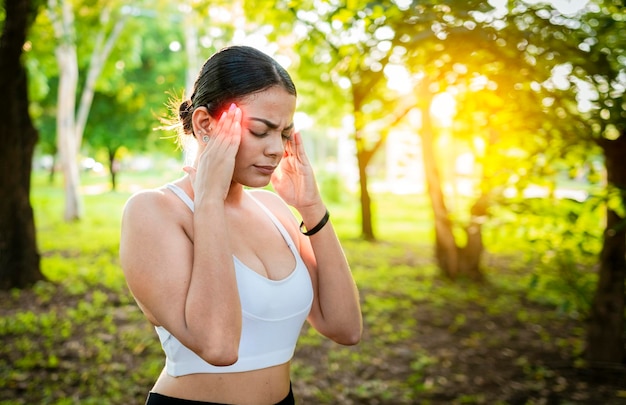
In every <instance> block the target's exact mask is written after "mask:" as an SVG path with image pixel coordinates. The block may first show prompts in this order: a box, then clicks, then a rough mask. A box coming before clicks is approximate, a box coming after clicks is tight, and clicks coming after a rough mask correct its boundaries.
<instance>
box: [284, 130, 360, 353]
mask: <svg viewBox="0 0 626 405" xmlns="http://www.w3.org/2000/svg"><path fill="white" fill-rule="evenodd" d="M272 185H273V186H274V189H275V190H276V192H277V193H278V194H279V195H280V197H282V199H283V200H284V201H285V202H286V203H287V204H289V205H291V206H292V207H294V208H295V209H296V210H298V212H299V214H300V216H301V217H302V220H303V222H304V225H305V226H306V227H307V229H312V228H313V227H315V226H316V224H318V223H319V221H320V220H321V219H322V218H323V217H324V214H325V213H326V206H325V205H324V203H323V202H322V198H321V196H320V193H319V189H318V187H317V184H316V182H315V176H314V173H313V169H312V167H311V165H310V163H309V161H308V158H307V156H306V154H305V152H304V148H303V145H302V137H301V135H300V133H298V132H296V133H294V135H293V139H292V140H290V141H289V142H288V143H287V145H286V147H285V154H284V156H283V160H282V161H281V163H280V166H279V170H278V171H277V173H275V175H274V177H273V178H272ZM292 222H295V221H293V220H292ZM295 228H296V229H297V228H298V225H297V223H295ZM296 232H297V234H298V235H299V236H298V241H299V245H300V253H301V255H302V258H303V260H304V261H305V263H306V264H307V267H308V268H309V272H310V273H311V279H312V281H313V288H314V292H315V298H314V301H313V307H312V309H311V314H310V316H309V321H310V322H311V324H312V325H313V326H314V327H315V328H316V329H317V330H319V331H320V333H322V334H324V335H325V336H328V337H330V338H331V339H333V340H335V341H336V342H338V343H343V344H356V343H358V342H359V340H360V337H361V333H362V330H363V321H362V316H361V308H360V304H359V296H358V291H357V288H356V284H355V282H354V280H353V278H352V273H351V271H350V266H349V265H348V262H347V260H346V257H345V255H344V252H343V249H342V248H341V245H340V243H339V240H338V238H337V235H336V234H335V230H334V229H333V226H332V221H330V220H329V221H328V223H326V224H325V225H324V226H323V227H322V228H321V229H320V230H319V231H318V232H317V233H315V234H314V235H311V236H308V237H307V236H305V235H302V234H301V233H300V231H299V230H296Z"/></svg>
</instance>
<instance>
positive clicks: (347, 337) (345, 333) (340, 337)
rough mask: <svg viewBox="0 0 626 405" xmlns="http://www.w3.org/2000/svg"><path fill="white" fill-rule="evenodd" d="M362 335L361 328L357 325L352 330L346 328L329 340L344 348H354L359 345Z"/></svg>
mask: <svg viewBox="0 0 626 405" xmlns="http://www.w3.org/2000/svg"><path fill="white" fill-rule="evenodd" d="M362 335H363V327H362V325H360V324H359V325H358V326H355V327H352V328H346V329H344V330H342V331H340V333H337V334H335V335H334V336H331V339H332V340H333V341H334V342H336V343H339V344H340V345H344V346H354V345H357V344H359V342H360V341H361V336H362Z"/></svg>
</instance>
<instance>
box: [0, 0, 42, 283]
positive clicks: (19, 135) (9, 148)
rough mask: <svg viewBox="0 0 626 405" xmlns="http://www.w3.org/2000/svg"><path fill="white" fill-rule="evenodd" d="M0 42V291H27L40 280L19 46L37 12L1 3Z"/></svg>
mask: <svg viewBox="0 0 626 405" xmlns="http://www.w3.org/2000/svg"><path fill="white" fill-rule="evenodd" d="M4 10H5V13H6V14H5V19H4V27H3V31H2V38H1V39H0V92H1V93H2V94H3V97H1V98H0V142H1V143H2V145H3V146H2V148H0V196H1V197H0V289H10V288H23V287H27V286H29V285H31V284H33V283H35V282H36V281H38V280H42V279H43V278H44V277H43V275H42V273H41V269H40V256H39V252H38V250H37V241H36V237H35V222H34V218H33V210H32V207H31V205H30V175H31V166H32V159H33V151H34V147H35V144H36V143H37V138H38V134H37V130H36V129H35V127H34V126H33V124H32V121H31V118H30V115H29V112H28V92H27V83H26V80H27V74H26V70H25V68H24V66H23V65H22V61H21V55H22V46H23V44H24V42H25V40H26V31H27V28H28V25H29V22H30V21H32V20H33V19H34V18H33V17H34V16H33V15H31V13H32V14H34V13H35V10H36V8H35V7H34V6H33V5H32V3H31V1H29V0H7V1H5V2H4Z"/></svg>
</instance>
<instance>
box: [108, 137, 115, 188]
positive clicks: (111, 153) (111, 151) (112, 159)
mask: <svg viewBox="0 0 626 405" xmlns="http://www.w3.org/2000/svg"><path fill="white" fill-rule="evenodd" d="M108 151H109V168H110V170H111V191H115V190H117V161H116V160H115V154H116V152H117V148H115V149H113V148H109V149H108Z"/></svg>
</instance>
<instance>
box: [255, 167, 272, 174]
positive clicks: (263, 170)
mask: <svg viewBox="0 0 626 405" xmlns="http://www.w3.org/2000/svg"><path fill="white" fill-rule="evenodd" d="M254 167H255V168H256V169H257V170H258V171H259V172H261V173H263V174H272V173H274V170H276V166H272V165H267V166H261V165H254Z"/></svg>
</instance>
